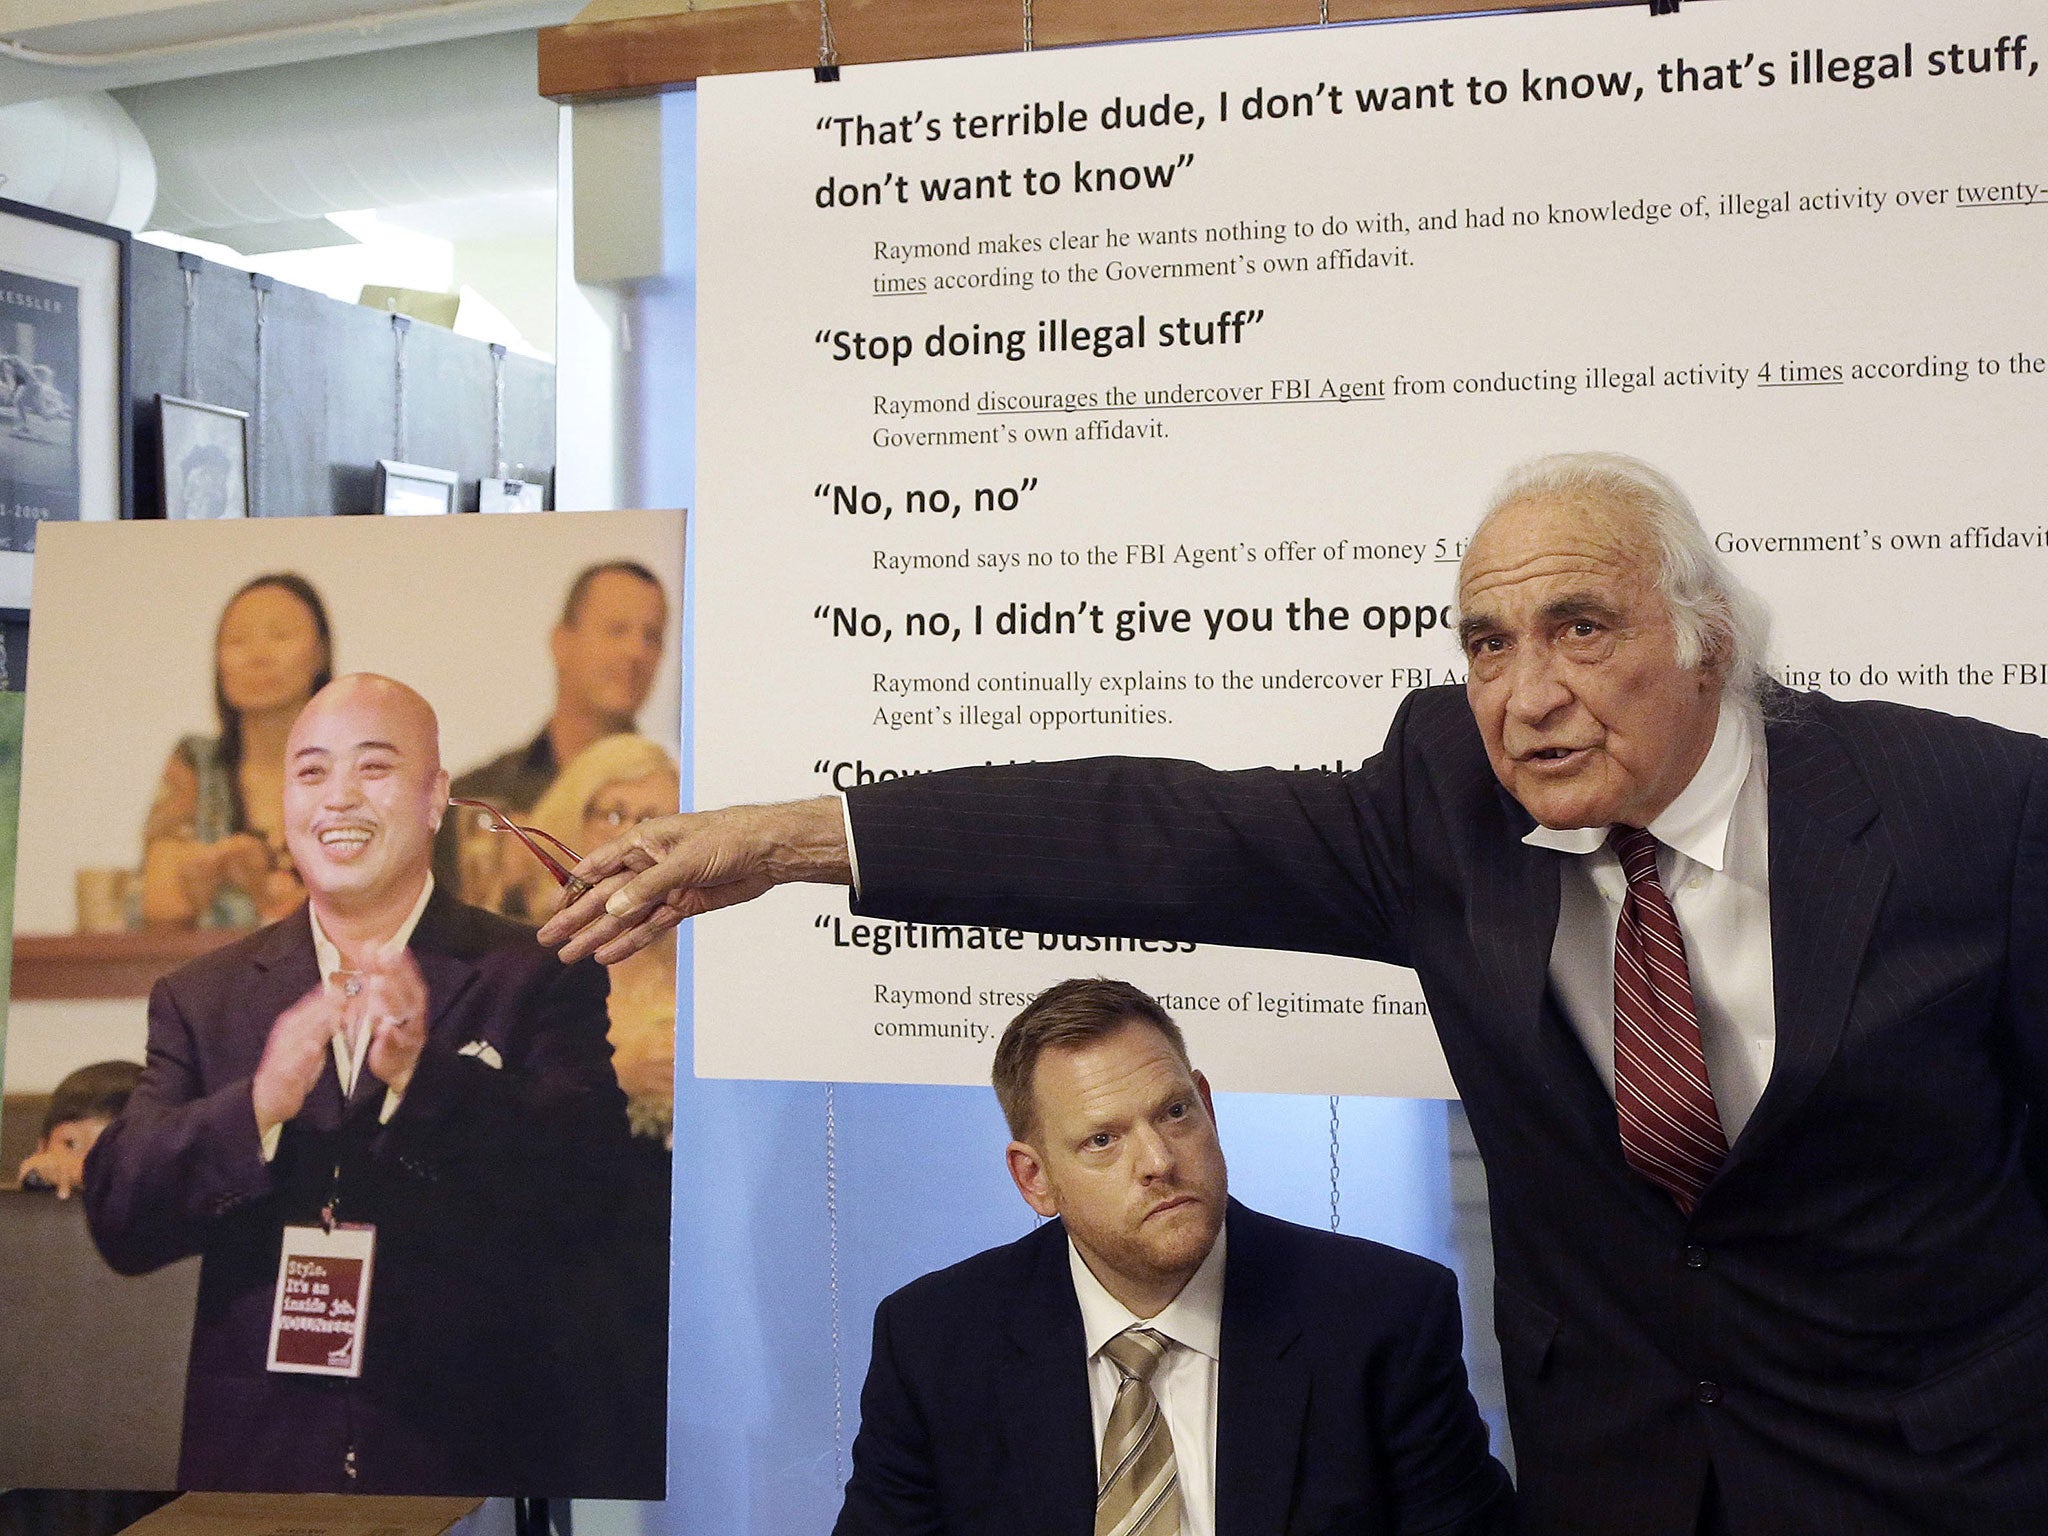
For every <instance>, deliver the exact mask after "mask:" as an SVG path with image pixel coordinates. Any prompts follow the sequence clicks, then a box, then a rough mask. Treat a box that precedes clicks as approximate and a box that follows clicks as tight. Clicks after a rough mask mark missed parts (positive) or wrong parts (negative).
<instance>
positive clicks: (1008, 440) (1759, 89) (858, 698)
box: [695, 0, 2048, 1095]
mask: <svg viewBox="0 0 2048 1536" xmlns="http://www.w3.org/2000/svg"><path fill="white" fill-rule="evenodd" d="M2037 14H2038V13H2037V11H2036V9H2035V8H2034V7H2032V6H2028V5H2024V4H2020V3H2017V0H1988V3H1972V4H1970V5H1966V6H1953V7H1938V8H1937V7H1930V6H1927V5H1925V4H1920V3H1910V0H1770V3H1764V0H1719V3H1716V4H1711V5H1708V4H1692V5H1687V6H1685V7H1684V8H1683V10H1682V11H1681V12H1680V13H1678V14H1676V15H1673V16H1661V17H1657V16H1651V15H1649V14H1648V13H1647V12H1646V10H1645V8H1644V7H1642V6H1621V7H1607V8H1600V9H1589V10H1584V11H1574V12H1569V13H1549V14H1533V15H1512V16H1509V15H1490V16H1479V17H1460V18H1446V19H1436V20H1428V21H1416V22H1412V23H1407V24H1402V25H1385V26H1354V27H1341V28H1330V29H1328V30H1308V29H1303V30H1295V31H1290V32H1286V33H1269V34H1258V35H1250V36H1235V37H1229V38H1217V39H1202V40H1195V41H1185V42H1171V43H1151V44H1138V45H1131V46H1121V47H1102V48H1089V49H1074V50H1068V51H1057V52H1037V53H1029V54H1023V55H1009V56H1005V57H992V58H977V59H962V60H953V61H946V62H929V63H906V64H896V65H859V66H851V67H848V68H847V69H846V70H845V71H844V74H843V76H842V78H840V79H839V80H838V81H837V82H836V83H820V82H816V81H814V80H813V79H812V77H811V75H810V74H809V73H808V72H803V73H788V74H777V75H766V76H754V77H744V78H738V77H735V78H721V79H707V80H705V81H703V82H702V83H701V86H700V98H701V100H700V119H699V217H698V229H699V231H700V234H699V246H700V249H699V274H700V292H699V305H700V307H699V315H700V328H699V336H698V360H699V361H698V366H699V370H700V381H701V382H700V393H699V399H700V402H701V403H700V416H699V432H698V441H699V443H700V445H701V447H700V454H701V458H700V462H699V470H698V485H699V487H700V500H701V517H702V522H701V525H700V528H699V530H698V531H699V538H700V544H699V556H700V559H701V569H700V580H699V583H698V593H697V602H698V609H697V629H696V643H697V673H696V694H695V699H696V710H697V714H696V717H695V727H696V736H695V740H696V762H695V792H696V797H697V803H698V804H700V805H707V806H708V805H719V804H725V803H729V802H733V801H745V800H763V799H775V798H781V797H797V796H804V795H813V794H818V793H823V792H829V791H833V790H838V789H844V788H847V787H849V786H853V785H857V784H861V783H866V782H868V781H870V780H872V779H877V778H884V777H888V776H890V775H896V774H904V773H914V772H918V771H922V770H929V769H935V768H941V767H948V766H953V765H956V764H963V763H981V762H989V761H996V762H1002V761H1010V760H1032V759H1054V758H1066V757H1080V756H1090V755H1096V754H1105V753H1131V754H1141V755H1148V756H1167V757H1183V758H1193V759H1198V760H1201V761H1205V762H1208V763H1211V764H1215V765H1217V766H1220V767H1241V766H1251V765H1257V764H1277V765H1280V766H1294V765H1301V766H1309V767H1315V766H1322V767H1328V768H1332V769H1347V768H1352V767H1355V766H1357V765H1358V763H1359V762H1360V761H1361V759H1363V758H1365V757H1367V756H1368V755H1370V754H1371V753H1372V752H1374V751H1375V749H1376V748H1377V746H1378V744H1379V742H1380V740H1381V738H1382V735H1383V733H1384V731H1385V729H1386V726H1387V723H1388V721H1389V719H1390V718H1391V716H1392V714H1393V711H1394V709H1395V707H1396V706H1397V705H1398V704H1399V702H1400V700H1401V699H1402V697H1403V696H1404V695H1405V694H1406V693H1407V692H1408V691H1409V690H1410V689H1411V688H1414V687H1417V686H1420V685H1434V684H1447V683H1455V682H1457V681H1459V680H1460V679H1461V676H1462V667H1461V664H1460V659H1459V654H1458V648H1457V645H1456V643H1455V640H1454V638H1453V636H1452V625H1453V610H1452V607H1451V604H1452V603H1453V601H1454V597H1455V579H1456V572H1457V562H1458V558H1459V555H1460V552H1461V549H1462V541H1463V540H1464V538H1465V537H1466V535H1467V534H1469V532H1470V531H1471V529H1472V527H1473V525H1474V523H1475V522H1476V520H1477V518H1478V516H1479V514H1480V512H1481V511H1482V509H1483V508H1484V505H1485V503H1486V498H1487V496H1488V493H1489V491H1490V489H1491V487H1492V486H1494V485H1495V484H1496V483H1497V482H1498V481H1499V479H1500V477H1501V476H1502V475H1503V473H1504V472H1505V471H1506V470H1507V469H1508V468H1509V467H1510V466H1512V465H1515V464H1517V463H1518V462H1521V461H1523V460H1525V459H1528V458H1531V457H1533V456H1536V455H1539V454H1544V453H1550V452H1557V451H1564V450H1577V449H1604V450H1613V451H1619V452H1624V453H1629V454H1633V455H1635V456H1637V457H1640V458H1643V459H1646V460H1648V461H1649V462H1651V463H1653V464H1655V465H1657V466H1658V467H1660V468H1661V469H1663V470H1664V471H1666V472H1667V473H1668V474H1670V475H1671V476H1672V477H1674V478H1675V479H1676V481H1677V482H1678V483H1679V484H1680V485H1681V486H1683V487H1684V488H1685V489H1686V490H1687V492H1688V493H1689V494H1690V496H1691V497H1692V499H1693V501H1694V503H1695V504H1696V506H1697V507H1698V509H1699V512H1700V515H1701V517H1702V519H1703V521H1704V523H1705V525H1706V527H1707V528H1708V530H1709V531H1710V533H1711V534H1712V536H1713V538H1714V540H1715V543H1716V545H1717V547H1718V548H1719V549H1720V550H1721V551H1722V552H1723V553H1724V555H1725V556H1726V558H1727V560H1728V562H1729V564H1730V565H1731V566H1732V568H1733V569H1734V570H1735V572H1736V573H1737V574H1738V576H1739V577H1740V578H1741V579H1743V580H1744V581H1746V582H1748V583H1750V584H1751V585H1752V586H1753V587H1754V588H1755V589H1756V590H1757V591H1758V592H1759V593H1760V594H1761V595H1762V596H1763V597H1764V598H1765V599H1766V600H1767V601H1768V602H1769V603H1770V604H1771V605H1772V607H1773V608H1774V610H1775V613H1776V635H1775V645H1774V648H1773V652H1772V654H1773V657H1774V661H1775V666H1776V671H1777V675H1778V676H1779V677H1780V678H1781V679H1782V680H1783V681H1785V682H1786V683H1788V684H1790V685H1792V686H1794V687H1798V688H1820V689H1824V690H1826V691H1828V692H1830V693H1833V694H1836V695H1841V696H1848V697H1861V696H1879V697H1887V698H1895V699H1899V700H1903V701H1907V702H1910V703H1914V704H1920V705H1927V706H1931V707H1934V708H1937V709H1945V710H1952V711H1957V712H1960V713H1965V714H1970V715H1977V716H1981V717H1984V718H1987V719H1991V720H1996V721H1999V722H2002V723H2005V724H2008V725H2013V726H2019V727H2022V728H2027V729H2035V730H2038V729H2041V728H2043V727H2044V726H2048V692H2044V690H2048V656H2044V654H2043V651H2042V648H2041V645H2040V643H2039V636H2038V633H2037V626H2036V624H2035V617H2036V614H2037V612H2038V608H2039V597H2038V594H2039V590H2040V584H2041V572H2042V571H2043V569H2044V566H2043V563H2042V562H2043V561H2048V508H2044V506H2043V503H2042V496H2041V490H2040V477H2039V473H2038V468H2037V466H2036V464H2035V462H2034V459H2035V453H2036V445H2037V443H2038V440H2039V434H2040V422H2041V411H2042V404H2043V398H2044V390H2048V332H2044V329H2043V326H2042V322H2041V309H2040V304H2039V295H2040V294H2041V292H2042V291H2043V289H2044V286H2048V239H2044V238H2043V236H2044V224H2048V181H2044V179H2043V177H2044V175H2048V166H2044V165H2043V164H2042V163H2041V151H2040V146H2041V144H2042V143H2043V140H2044V129H2048V110H2044V102H2048V81H2043V80H2042V79H2041V78H2040V55H2041V52H2042V50H2043V47H2044V46H2048V40H2044V39H2035V38H2033V37H2032V36H2031V35H2030V33H2029V24H2030V22H2031V21H2032V20H2034V19H2035V18H2036V16H2037ZM771 955H772V956H774V957H776V966H777V979H778V985H777V986H776V987H775V988H773V989H772V990H771V989H763V988H761V987H760V986H759V975H760V966H761V964H762V957H763V956H771ZM695 964H696V989H697V990H696V1015H695V1017H696V1040H697V1058H696V1065H697V1070H698V1071H699V1072H700V1073H703V1074H705V1075H707V1076H735V1077H763V1078H795V1079H814V1080H815V1079H824V1080H834V1079H837V1080H882V1081H903V1082H932V1083H977V1082H985V1081H986V1080H987V1075H988V1066H989V1059H990V1055H991V1053H992V1051H993V1047H994V1042H995V1039H996V1036H997V1035H998V1034H999V1032H1000V1030H1001V1028H1002V1026H1003V1024H1004V1023H1005V1022H1006V1021H1007V1020H1008V1019H1009V1018H1010V1017H1011V1016H1012V1015H1013V1014H1014V1013H1015V1011H1016V1009H1017V1007H1018V1006H1019V1005H1020V1004H1021V1003H1022V1001H1023V1000H1024V999H1025V998H1026V997H1027V996H1029V995H1030V994H1031V993H1033V992H1035V991H1037V990H1038V989H1040V988H1042V987H1044V986H1046V985H1048V984H1050V983H1051V982H1053V981H1056V980H1058V979H1060V978H1061V977H1064V976H1068V975H1072V974H1078V973H1091V974H1092V973H1097V972H1107V973H1110V974H1115V975H1121V976H1126V977H1128V978H1129V979H1131V980H1133V981H1135V982H1137V983H1138V984H1139V985H1141V986H1143V987H1145V988H1146V989H1147V990H1149V991H1152V992H1154V993H1156V994H1159V995H1160V996H1162V997H1163V998H1164V999H1166V1000H1167V1003H1168V1006H1169V1008H1170V1009H1172V1010H1173V1011H1174V1012H1175V1013H1176V1015H1177V1016H1178V1017H1179V1019H1180V1021H1181V1023H1182V1024H1183V1025H1184V1026H1185V1027H1186V1029H1187V1031H1188V1033H1189V1035H1190V1037H1191V1040H1192V1042H1193V1045H1194V1048H1195V1051H1196V1055H1197V1057H1198V1059H1200V1060H1202V1061H1203V1063H1204V1064H1205V1066H1206V1067H1208V1069H1209V1070H1210V1071H1211V1072H1212V1073H1213V1075H1214V1076H1215V1078H1216V1080H1217V1081H1218V1082H1219V1083H1224V1084H1227V1085H1229V1086H1230V1087H1231V1088H1234V1089H1244V1090H1267V1091H1284V1092H1314V1093H1318V1094H1321V1093H1346V1094H1354V1093H1366V1094H1389V1095H1447V1094H1449V1093H1450V1092H1451V1091H1452V1090H1451V1086H1450V1082H1449V1079H1448V1076H1447V1074H1446V1072H1445V1069H1444V1064H1443V1060H1442V1057H1441V1055H1440V1053H1439V1051H1438V1048H1437V1045H1436V1042H1435V1039H1434V1035H1433V1033H1432V1030H1431V1027H1430V1020H1429V1018H1428V1016H1427V1011H1426V1007H1425V1004H1424V1003H1423V1000H1422V997H1421V993H1420V990H1419V988H1418V986H1417V984H1416V982H1415V979H1414V977H1413V976H1412V975H1411V974H1410V973H1408V972H1406V971H1402V970H1397V969H1392V968H1387V967H1382V966H1376V965H1372V964H1367V963H1364V962H1356V961H1350V960H1342V959H1333V958H1328V957H1322V956H1305V955H1293V954H1288V955H1276V954H1265V953H1257V952H1250V951H1236V950H1227V949H1217V948H1212V947H1209V946H1204V947H1202V948H1200V949H1198V950H1194V951H1192V952H1191V951H1189V950H1187V949H1186V948H1185V947H1182V946H1171V945H1166V946H1159V945H1154V946H1150V947H1147V946H1143V945H1137V946H1133V945H1130V944H1128V943H1124V944H1108V945H1105V944H1099V943H1091V942H1087V941H1080V940H1074V939H1060V938H1053V937H1049V936H1043V935H1039V934H1033V933H1017V932H1011V931H1008V930H987V929H966V930H960V929H947V928H943V927H941V928H934V927H930V926H927V925H919V924H902V923H886V922H874V921H866V920H859V919H854V918H851V917H849V916H848V914H847V910H846V906H845V900H844V896H843V894H842V893H840V892H836V891H830V890H825V889H819V888H808V887H806V888H801V889H799V890H796V891H792V892H780V893H777V894H776V895H775V896H774V897H773V898H772V899H770V900H767V901H763V902H760V903H756V904H753V905H750V906H747V907H745V908H743V909H739V910H735V911H732V912H728V913H721V914H719V915H718V916H717V917H715V918H713V919H711V920H709V921H707V922H706V923H704V924H703V926H702V929H701V932H700V933H699V935H698V938H697V950H696V962H695Z"/></svg>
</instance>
